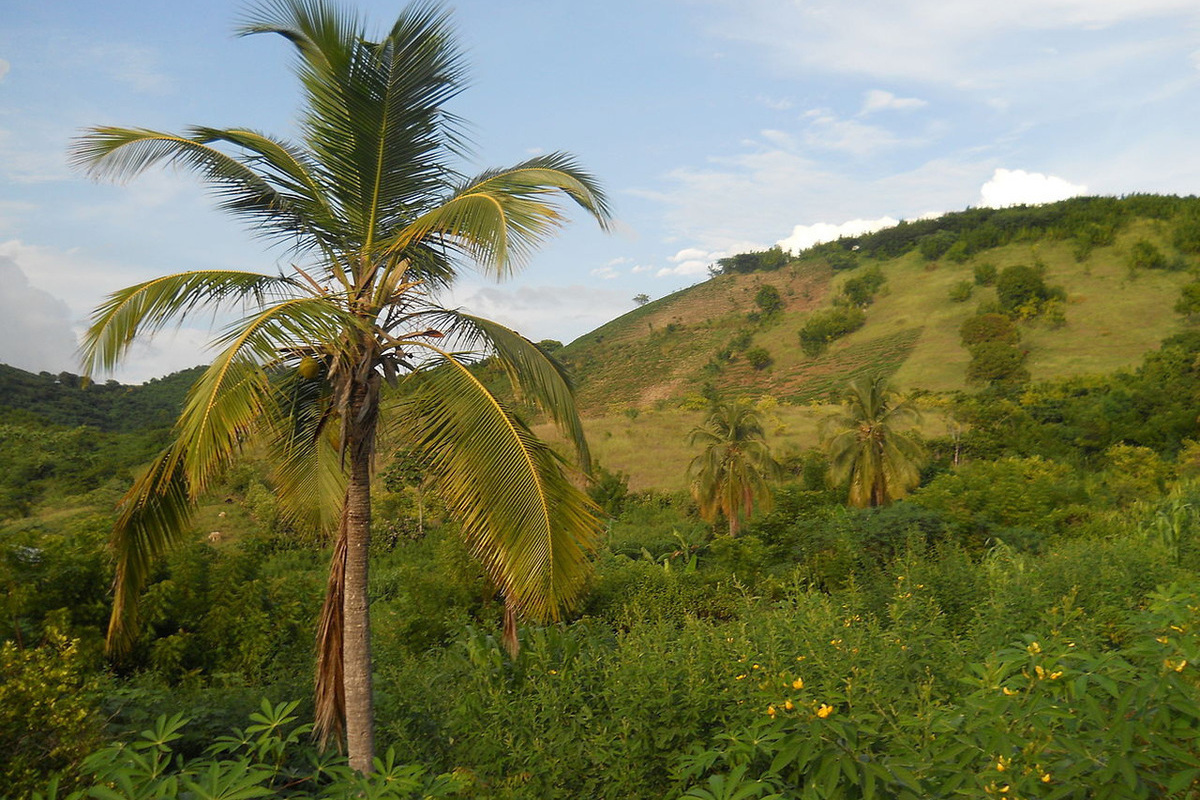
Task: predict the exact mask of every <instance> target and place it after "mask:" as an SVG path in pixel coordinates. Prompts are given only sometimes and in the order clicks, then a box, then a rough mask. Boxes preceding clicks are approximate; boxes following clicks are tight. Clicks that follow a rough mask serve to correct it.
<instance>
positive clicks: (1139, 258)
mask: <svg viewBox="0 0 1200 800" xmlns="http://www.w3.org/2000/svg"><path fill="white" fill-rule="evenodd" d="M1127 263H1128V264H1129V271H1130V272H1134V271H1136V270H1139V269H1167V268H1168V267H1169V266H1170V263H1169V262H1168V261H1167V257H1166V256H1164V255H1163V254H1162V251H1161V250H1159V249H1158V247H1156V246H1155V245H1154V243H1153V242H1151V241H1149V240H1147V239H1138V240H1137V241H1136V242H1134V243H1133V247H1131V248H1130V249H1129V257H1128V260H1127Z"/></svg>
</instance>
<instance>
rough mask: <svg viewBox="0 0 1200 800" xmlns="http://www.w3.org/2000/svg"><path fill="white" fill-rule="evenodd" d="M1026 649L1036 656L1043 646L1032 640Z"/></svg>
mask: <svg viewBox="0 0 1200 800" xmlns="http://www.w3.org/2000/svg"><path fill="white" fill-rule="evenodd" d="M1025 649H1026V650H1028V651H1029V653H1030V655H1035V656H1036V655H1037V654H1038V653H1040V652H1042V646H1041V645H1040V644H1038V643H1037V642H1030V643H1029V647H1026V648H1025Z"/></svg>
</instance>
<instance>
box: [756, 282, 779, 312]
mask: <svg viewBox="0 0 1200 800" xmlns="http://www.w3.org/2000/svg"><path fill="white" fill-rule="evenodd" d="M754 304H755V305H757V306H758V307H759V308H760V309H761V310H762V313H763V315H765V316H768V317H770V316H772V315H773V314H776V313H778V312H779V310H780V309H782V308H783V298H781V297H780V296H779V290H778V289H776V288H775V287H774V286H772V285H771V284H769V283H764V284H763V285H762V286H760V287H759V288H758V293H757V294H755V295H754Z"/></svg>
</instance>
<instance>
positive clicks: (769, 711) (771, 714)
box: [767, 706, 775, 717]
mask: <svg viewBox="0 0 1200 800" xmlns="http://www.w3.org/2000/svg"><path fill="white" fill-rule="evenodd" d="M767 716H768V717H774V716H775V706H767Z"/></svg>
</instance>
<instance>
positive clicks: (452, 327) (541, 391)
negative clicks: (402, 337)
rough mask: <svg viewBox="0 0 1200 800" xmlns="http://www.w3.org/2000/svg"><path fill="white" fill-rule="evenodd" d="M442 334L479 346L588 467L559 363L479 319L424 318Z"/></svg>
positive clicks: (569, 386) (445, 313)
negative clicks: (498, 365)
mask: <svg viewBox="0 0 1200 800" xmlns="http://www.w3.org/2000/svg"><path fill="white" fill-rule="evenodd" d="M429 319H430V321H432V322H433V325H434V326H435V327H438V328H439V329H440V330H441V331H442V332H443V333H447V334H451V335H453V336H456V337H457V338H458V340H459V341H460V342H461V343H462V344H463V345H465V346H466V347H467V348H468V349H471V350H476V351H479V350H482V351H483V352H484V353H487V354H488V355H489V357H491V358H494V359H495V360H496V362H497V363H499V364H500V365H501V366H502V367H503V368H504V370H505V372H506V373H507V374H508V377H509V381H510V382H511V384H512V387H513V390H514V391H515V392H516V393H517V395H518V396H519V397H522V398H523V399H526V400H528V401H531V402H532V403H533V404H534V405H536V406H537V407H538V408H539V409H541V410H542V411H543V412H545V413H546V414H548V415H549V416H550V418H551V419H552V420H554V422H555V424H556V425H557V426H558V428H559V430H560V431H561V432H562V434H563V435H564V436H566V437H567V438H568V440H569V441H570V442H571V444H572V446H573V447H574V448H575V452H576V455H577V457H578V459H579V464H580V466H582V467H583V468H584V470H585V471H590V468H591V454H590V453H589V452H588V446H587V439H586V437H585V436H584V432H583V423H582V422H581V421H580V419H579V412H578V409H577V408H576V405H575V387H574V383H573V381H572V380H571V376H570V375H569V374H568V373H567V370H566V368H565V367H563V365H562V364H561V363H559V361H558V360H557V359H556V358H554V357H553V356H551V355H548V354H547V353H546V352H545V351H543V350H542V349H541V348H540V347H538V346H537V345H536V344H534V343H533V342H531V341H529V340H528V339H526V338H525V337H524V336H522V335H521V334H519V333H517V332H516V331H514V330H512V329H510V328H506V327H505V326H503V325H501V324H499V323H497V322H493V321H491V320H488V319H484V318H482V317H475V316H471V315H470V314H462V313H459V312H457V311H450V310H439V311H438V312H436V313H435V314H434V315H432V316H430V317H429Z"/></svg>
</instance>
